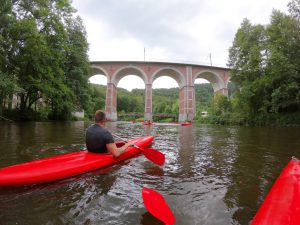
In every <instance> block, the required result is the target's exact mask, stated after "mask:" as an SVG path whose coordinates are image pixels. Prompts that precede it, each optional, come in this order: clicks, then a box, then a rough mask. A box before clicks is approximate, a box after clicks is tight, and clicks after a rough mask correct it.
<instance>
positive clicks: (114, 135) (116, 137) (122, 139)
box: [112, 133, 144, 151]
mask: <svg viewBox="0 0 300 225" xmlns="http://www.w3.org/2000/svg"><path fill="white" fill-rule="evenodd" d="M112 135H113V136H115V137H116V138H119V139H120V140H122V141H124V142H126V143H128V141H126V140H125V139H124V138H121V137H120V136H118V135H116V134H113V133H112ZM133 147H135V148H137V149H139V150H141V151H143V150H144V149H142V148H140V147H139V146H137V145H135V144H133Z"/></svg>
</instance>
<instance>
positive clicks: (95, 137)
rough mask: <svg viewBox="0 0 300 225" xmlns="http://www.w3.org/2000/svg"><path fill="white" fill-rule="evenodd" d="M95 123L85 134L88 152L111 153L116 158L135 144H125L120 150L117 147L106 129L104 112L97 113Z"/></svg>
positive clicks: (98, 111)
mask: <svg viewBox="0 0 300 225" xmlns="http://www.w3.org/2000/svg"><path fill="white" fill-rule="evenodd" d="M94 117H95V123H94V124H93V125H91V126H90V127H89V128H88V129H87V130H86V134H85V143H86V147H87V150H88V151H89V152H94V153H111V154H112V155H113V156H114V157H119V156H120V155H122V154H123V153H124V152H125V151H126V149H127V148H128V147H129V146H133V143H130V142H128V143H125V144H124V145H123V146H121V147H120V148H118V147H117V145H116V143H115V141H114V138H113V136H112V134H111V133H110V132H109V131H108V130H107V129H105V128H104V125H105V121H106V115H105V112H104V111H102V110H97V111H96V112H95V116H94Z"/></svg>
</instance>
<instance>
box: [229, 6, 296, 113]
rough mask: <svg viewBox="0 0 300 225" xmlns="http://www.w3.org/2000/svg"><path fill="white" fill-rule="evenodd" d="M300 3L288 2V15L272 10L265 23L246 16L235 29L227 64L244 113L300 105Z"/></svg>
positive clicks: (287, 109) (281, 110)
mask: <svg viewBox="0 0 300 225" xmlns="http://www.w3.org/2000/svg"><path fill="white" fill-rule="evenodd" d="M299 5H300V4H299V0H294V1H292V2H290V3H289V7H290V8H289V11H290V15H286V14H284V13H282V12H280V11H277V10H273V12H272V15H271V22H270V24H268V25H266V26H262V25H252V24H251V23H250V21H249V20H247V19H245V20H244V21H243V22H242V24H241V27H240V28H239V29H238V31H237V33H236V36H235V39H234V42H233V45H232V47H231V48H230V50H229V60H228V66H229V67H231V68H232V71H231V76H232V81H234V82H235V83H236V84H237V85H238V87H239V90H240V91H239V94H238V95H236V98H239V99H240V100H238V101H235V102H240V103H243V104H242V105H241V106H242V107H237V108H238V109H237V108H236V109H237V110H239V111H242V110H245V111H244V113H245V115H249V114H250V115H252V116H255V115H256V114H257V115H258V114H264V115H267V114H274V113H275V114H276V113H290V112H297V111H299V109H300V73H299V71H300V32H299V30H300V23H299V11H300V10H299V9H300V8H299ZM233 108H235V107H233Z"/></svg>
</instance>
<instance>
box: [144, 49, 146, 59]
mask: <svg viewBox="0 0 300 225" xmlns="http://www.w3.org/2000/svg"><path fill="white" fill-rule="evenodd" d="M145 60H146V48H145V47H144V62H145Z"/></svg>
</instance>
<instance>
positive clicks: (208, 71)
mask: <svg viewBox="0 0 300 225" xmlns="http://www.w3.org/2000/svg"><path fill="white" fill-rule="evenodd" d="M90 67H91V72H90V76H93V75H96V74H101V75H104V76H106V78H107V89H106V106H105V111H106V113H107V118H108V119H109V120H112V121H116V120H117V119H118V115H117V85H118V82H119V81H120V80H121V79H122V78H123V77H125V76H127V75H136V76H138V77H140V78H141V79H142V80H143V81H144V83H145V112H144V119H145V120H151V121H152V84H153V82H154V81H155V79H157V78H158V77H161V76H169V77H172V78H173V79H175V80H176V81H177V83H178V86H179V117H178V120H179V122H183V121H187V120H189V121H191V120H193V119H194V117H195V93H194V82H195V80H196V79H197V78H203V79H206V80H208V81H209V82H210V83H211V84H212V86H213V89H214V93H215V94H216V93H220V94H223V95H226V96H227V95H228V89H227V85H228V82H229V79H230V70H229V69H228V68H222V67H214V66H204V65H196V64H185V63H171V62H148V61H92V62H90Z"/></svg>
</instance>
